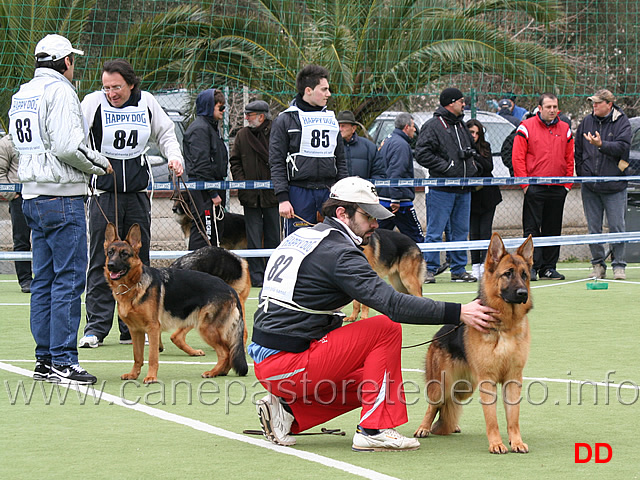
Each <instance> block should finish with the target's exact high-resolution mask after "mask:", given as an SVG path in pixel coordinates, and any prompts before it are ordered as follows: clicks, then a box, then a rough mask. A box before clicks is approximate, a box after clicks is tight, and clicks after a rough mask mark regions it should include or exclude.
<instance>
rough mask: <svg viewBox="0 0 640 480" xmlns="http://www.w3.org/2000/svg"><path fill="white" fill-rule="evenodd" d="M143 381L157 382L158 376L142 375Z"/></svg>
mask: <svg viewBox="0 0 640 480" xmlns="http://www.w3.org/2000/svg"><path fill="white" fill-rule="evenodd" d="M142 382H143V383H145V384H147V383H158V377H152V376H151V375H147V376H146V377H144V380H143V381H142Z"/></svg>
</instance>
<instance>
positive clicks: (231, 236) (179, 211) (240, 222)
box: [171, 201, 247, 250]
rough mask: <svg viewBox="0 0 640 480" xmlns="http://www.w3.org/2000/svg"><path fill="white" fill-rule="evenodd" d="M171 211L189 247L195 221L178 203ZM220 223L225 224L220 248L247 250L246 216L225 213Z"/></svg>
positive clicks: (175, 203) (174, 204)
mask: <svg viewBox="0 0 640 480" xmlns="http://www.w3.org/2000/svg"><path fill="white" fill-rule="evenodd" d="M171 211H172V212H173V219H174V220H175V221H176V222H177V223H178V224H179V225H180V229H181V230H182V235H183V237H184V241H185V243H186V244H187V247H188V246H189V235H191V224H192V223H193V220H191V218H190V217H189V215H187V214H186V213H185V211H184V207H183V206H182V204H181V203H180V202H178V201H175V202H174V203H173V207H171ZM220 221H221V222H223V223H224V229H223V233H222V238H221V239H220V246H221V247H222V248H226V249H227V250H245V249H246V248H247V232H246V230H245V224H244V215H242V214H240V213H231V212H225V213H224V218H223V219H222V220H220Z"/></svg>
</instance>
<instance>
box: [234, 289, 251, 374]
mask: <svg viewBox="0 0 640 480" xmlns="http://www.w3.org/2000/svg"><path fill="white" fill-rule="evenodd" d="M234 293H235V292H234ZM235 297H236V310H237V314H236V318H235V320H234V322H233V327H232V331H231V335H230V337H231V338H230V342H229V343H230V354H231V366H232V367H233V369H234V370H235V371H236V373H237V374H238V375H240V376H241V377H244V376H245V375H246V374H247V372H248V371H249V367H248V366H247V357H246V356H245V353H244V317H243V315H242V305H241V304H240V300H239V299H238V296H237V295H235Z"/></svg>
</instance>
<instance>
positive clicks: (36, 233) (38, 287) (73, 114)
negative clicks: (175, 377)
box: [9, 35, 112, 384]
mask: <svg viewBox="0 0 640 480" xmlns="http://www.w3.org/2000/svg"><path fill="white" fill-rule="evenodd" d="M75 55H83V52H82V50H77V49H75V48H73V47H72V46H71V42H69V40H67V39H66V38H64V37H62V36H60V35H47V36H46V37H44V38H43V39H42V40H40V42H39V43H38V45H37V46H36V49H35V56H36V71H35V74H34V77H33V79H32V80H31V81H30V82H28V83H25V84H24V85H22V86H21V87H20V90H19V91H18V92H17V93H16V94H15V95H14V96H13V98H12V102H11V109H10V110H9V122H10V123H9V131H10V133H11V137H12V138H13V142H14V144H15V147H16V149H17V150H18V152H19V154H20V162H19V167H18V176H19V178H20V182H21V183H22V196H23V198H24V203H23V212H24V215H25V218H26V219H27V224H28V225H29V227H30V228H31V234H32V245H33V248H32V250H33V273H34V278H33V282H32V283H31V312H30V317H31V333H32V334H33V338H34V340H35V342H36V351H35V353H36V368H35V371H34V374H33V378H34V379H35V380H48V381H51V382H64V383H68V382H77V383H82V384H93V383H95V382H96V377H94V376H93V375H91V374H89V373H88V372H87V371H86V370H84V369H83V368H82V367H81V366H80V365H79V364H78V350H77V344H76V342H77V335H78V326H79V325H80V308H81V301H80V295H81V294H82V292H83V291H84V286H85V273H86V269H87V233H86V232H87V227H86V221H85V210H84V198H85V196H86V195H87V192H88V187H87V185H88V180H89V176H90V175H91V174H95V175H104V174H105V173H110V172H111V171H112V170H111V166H110V164H109V161H108V160H107V159H106V158H105V157H103V156H102V155H101V154H100V153H98V152H95V151H93V150H90V149H88V148H87V147H86V146H85V145H84V143H83V142H84V139H85V137H86V132H85V129H84V121H83V119H82V110H81V108H80V101H79V100H78V96H77V94H76V91H75V88H74V87H73V85H72V84H71V81H72V80H73V72H74V56H75Z"/></svg>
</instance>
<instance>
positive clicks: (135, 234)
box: [126, 223, 142, 255]
mask: <svg viewBox="0 0 640 480" xmlns="http://www.w3.org/2000/svg"><path fill="white" fill-rule="evenodd" d="M141 238H142V237H141V233H140V225H138V224H137V223H134V224H133V225H131V228H130V229H129V233H127V239H126V242H127V243H128V244H129V245H131V248H133V251H134V252H136V255H137V254H138V252H140V248H141V247H142V240H141Z"/></svg>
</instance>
